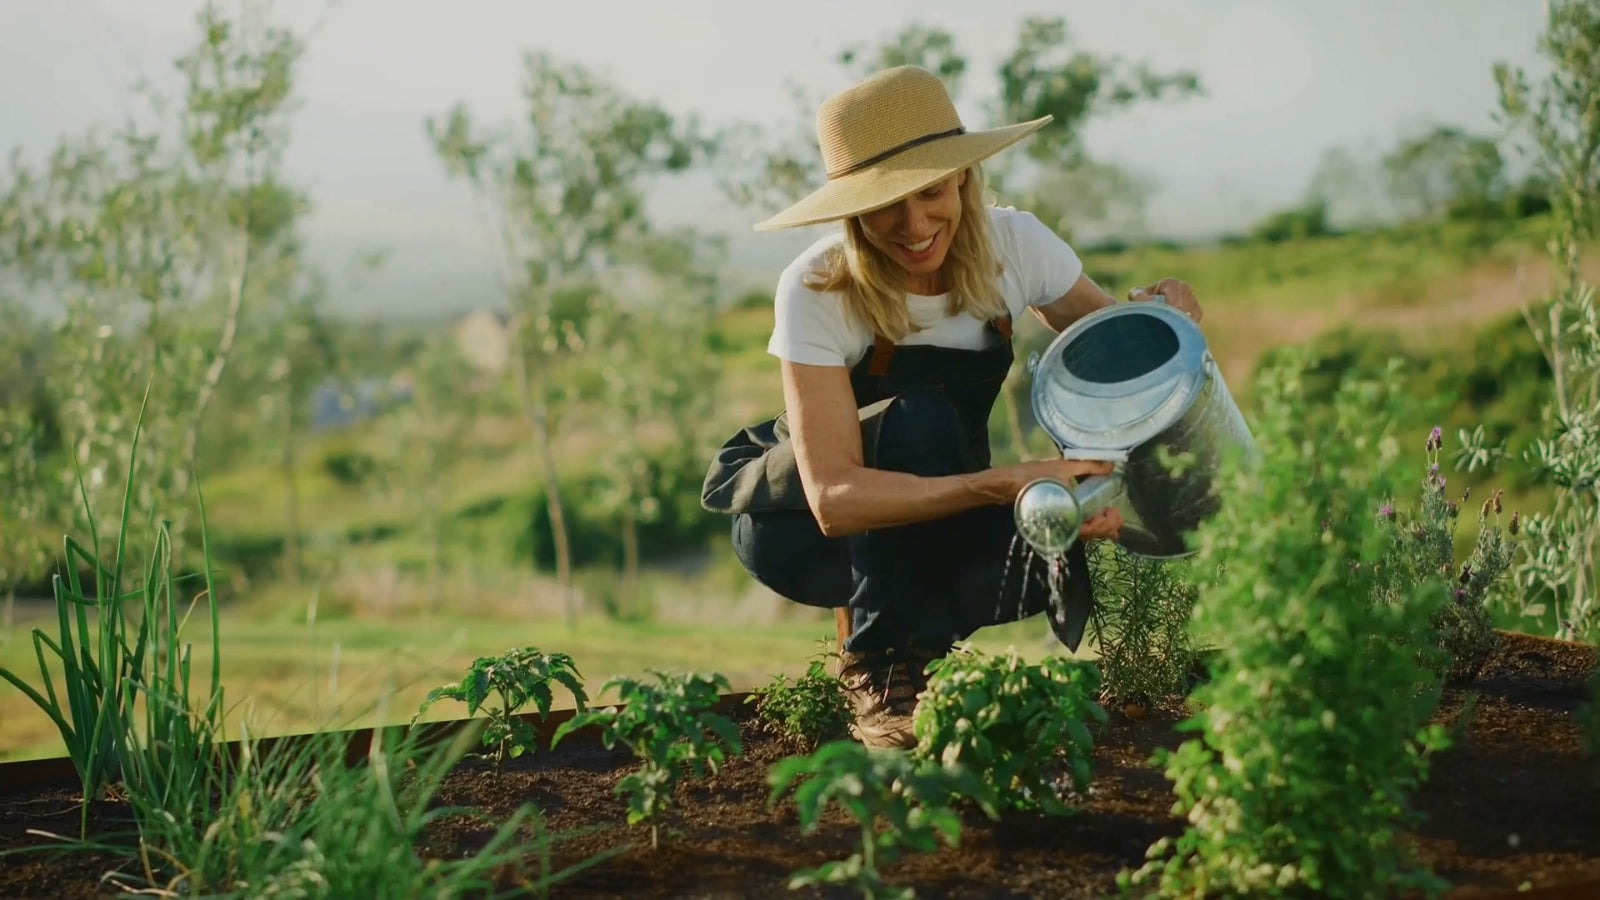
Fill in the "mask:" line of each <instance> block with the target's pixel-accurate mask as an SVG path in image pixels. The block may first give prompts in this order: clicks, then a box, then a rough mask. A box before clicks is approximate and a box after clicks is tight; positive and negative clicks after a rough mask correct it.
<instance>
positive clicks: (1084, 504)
mask: <svg viewBox="0 0 1600 900" xmlns="http://www.w3.org/2000/svg"><path fill="white" fill-rule="evenodd" d="M1124 486H1125V482H1124V480H1123V476H1122V467H1121V466H1117V467H1116V469H1115V470H1114V471H1113V472H1112V473H1111V474H1110V475H1090V476H1089V477H1088V478H1085V479H1083V480H1082V481H1080V482H1078V486H1077V487H1075V488H1073V490H1072V493H1073V495H1074V496H1076V497H1077V498H1078V506H1079V507H1080V508H1081V509H1082V510H1083V517H1084V518H1085V519H1088V518H1090V517H1092V516H1093V515H1094V514H1095V513H1097V512H1099V511H1101V510H1103V509H1105V508H1106V507H1109V506H1111V505H1113V504H1115V503H1116V502H1117V501H1118V500H1120V499H1121V498H1122V492H1123V488H1124Z"/></svg>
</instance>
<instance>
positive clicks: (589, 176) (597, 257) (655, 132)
mask: <svg viewBox="0 0 1600 900" xmlns="http://www.w3.org/2000/svg"><path fill="white" fill-rule="evenodd" d="M522 99H523V102H524V104H525V106H524V111H523V115H522V117H521V121H520V122H517V123H515V124H514V125H511V126H507V127H503V128H497V129H492V130H490V129H483V128H480V127H479V126H478V125H477V124H476V123H474V121H473V120H472V117H471V115H470V113H469V112H468V111H467V109H466V107H464V106H462V105H459V104H458V105H456V106H454V107H453V108H451V109H450V110H449V111H448V112H447V113H445V114H444V115H443V116H441V117H438V118H430V119H429V120H428V121H427V123H426V130H427V134H428V136H429V138H430V140H431V141H432V142H433V146H434V150H435V152H436V153H437V155H438V156H439V158H440V160H441V161H442V162H443V163H444V165H445V168H446V171H448V172H449V174H450V175H451V176H452V177H455V178H459V179H461V180H464V181H466V182H467V183H468V184H469V185H470V186H471V187H472V189H473V191H474V192H475V193H476V194H477V196H478V198H479V200H480V201H481V202H482V205H483V208H484V212H485V213H486V215H487V218H488V221H489V226H490V228H491V230H492V231H493V233H494V234H495V236H496V238H497V239H498V248H499V251H500V262H501V275H502V279H503V283H504V289H505V292H506V297H507V301H508V305H509V306H510V308H511V309H512V311H513V322H512V335H513V346H514V348H515V350H514V354H513V356H514V360H513V364H512V365H511V370H512V374H513V376H514V377H515V378H516V379H517V383H518V394H519V396H520V397H521V398H522V403H523V407H524V411H525V413H526V414H527V416H528V419H529V422H530V423H531V425H532V427H533V434H534V440H535V444H536V446H537V449H538V452H539V455H540V459H541V462H542V468H543V472H544V479H545V489H546V497H547V498H548V505H549V513H550V521H551V529H552V531H553V538H554V541H555V545H556V579H557V582H558V583H559V585H560V587H561V589H562V592H563V594H565V600H566V607H567V617H568V622H569V624H570V623H572V622H574V621H575V619H576V615H577V608H576V601H575V598H574V596H573V592H572V590H571V584H572V575H571V570H572V552H571V547H570V541H569V540H568V535H567V526H566V520H565V517H564V515H563V512H562V501H561V492H560V485H559V479H558V477H557V476H558V473H557V471H556V462H555V455H554V453H553V451H552V444H553V440H554V435H555V433H556V431H557V429H558V427H559V424H560V422H559V415H560V408H561V405H562V401H563V399H564V397H565V393H566V391H565V388H564V387H563V385H562V384H561V383H560V382H559V380H558V379H556V378H554V377H553V366H555V365H556V364H557V362H558V360H559V359H560V358H561V357H562V356H565V355H567V354H569V353H570V352H571V351H572V350H573V349H574V347H575V346H577V345H578V344H579V343H581V341H579V340H578V338H579V335H578V332H577V331H576V326H575V325H574V324H573V322H572V321H571V320H570V319H568V320H566V321H561V320H558V319H557V318H556V317H555V316H554V315H553V314H552V312H553V309H554V306H553V304H554V303H555V300H556V298H557V297H558V296H559V295H560V292H561V291H562V290H563V289H564V288H569V287H571V286H572V285H574V284H575V283H584V282H592V281H594V280H595V279H596V278H597V277H598V275H599V273H600V272H602V271H605V270H606V269H607V268H609V267H610V265H611V264H612V263H614V262H616V261H617V260H618V257H619V253H620V252H621V251H622V250H623V249H624V248H626V247H629V246H631V245H634V244H636V243H637V242H639V241H640V240H642V239H643V238H644V237H646V236H648V235H649V234H650V233H651V226H650V222H649V220H648V216H647V213H646V210H645V189H646V182H647V181H648V180H649V179H650V178H651V177H652V176H656V175H660V174H663V173H668V172H677V171H682V170H685V169H687V168H689V167H690V166H691V165H692V164H693V163H694V162H695V161H696V158H697V156H698V155H699V152H700V151H702V150H704V149H706V148H707V146H708V144H707V143H706V142H705V140H704V139H702V138H700V137H698V136H697V134H696V129H695V128H694V123H693V122H690V123H688V125H687V126H685V125H684V124H682V123H679V122H677V121H675V120H674V118H673V117H672V116H671V115H670V114H668V113H667V112H666V111H665V110H663V109H661V108H660V107H659V106H657V105H655V104H653V103H647V102H643V101H640V100H636V99H634V98H632V97H629V96H627V95H626V94H625V93H624V92H623V91H622V90H621V89H620V88H618V87H617V86H616V85H615V84H614V83H612V82H611V81H610V80H609V79H608V78H606V77H604V76H602V75H601V74H599V73H596V72H594V71H591V70H589V69H588V68H585V67H584V66H582V65H579V64H576V63H568V62H562V61H559V60H557V59H556V58H554V57H553V56H551V55H549V54H547V53H544V52H530V53H528V54H526V55H525V56H524V58H523V81H522Z"/></svg>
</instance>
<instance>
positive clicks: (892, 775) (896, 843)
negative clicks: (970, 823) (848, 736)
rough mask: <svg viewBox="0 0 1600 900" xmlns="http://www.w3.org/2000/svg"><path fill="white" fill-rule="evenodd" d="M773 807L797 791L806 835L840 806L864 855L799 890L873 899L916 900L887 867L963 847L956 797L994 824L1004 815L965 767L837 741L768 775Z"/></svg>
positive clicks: (801, 875)
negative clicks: (849, 890) (846, 889)
mask: <svg viewBox="0 0 1600 900" xmlns="http://www.w3.org/2000/svg"><path fill="white" fill-rule="evenodd" d="M767 780H768V781H769V782H770V783H771V784H772V796H771V797H770V798H769V800H768V804H769V805H771V804H773V803H776V802H777V801H778V798H780V797H782V796H783V795H784V794H785V793H787V792H788V791H789V790H790V789H791V788H793V789H794V804H795V807H796V810H797V813H798V817H799V820H800V831H801V833H802V834H810V833H811V832H812V831H815V830H816V827H817V823H818V822H819V821H821V819H822V815H823V813H825V812H826V811H827V810H828V807H829V806H830V805H831V804H838V805H839V806H840V807H842V808H843V810H844V811H845V812H846V813H848V814H849V815H850V817H851V818H852V819H854V820H855V823H856V825H857V827H858V828H859V829H860V835H861V844H860V848H861V849H860V850H858V851H857V852H855V853H852V854H851V855H850V856H849V857H848V858H846V859H843V860H838V861H834V862H827V863H823V864H822V865H820V866H817V867H816V868H814V869H803V870H801V871H798V872H795V873H794V874H793V875H792V876H791V877H790V879H789V887H790V888H791V889H794V888H801V887H809V886H812V885H818V884H842V885H848V886H850V887H853V888H855V889H856V890H858V891H860V892H861V895H862V896H863V897H865V898H867V900H879V898H883V900H908V898H910V897H912V896H913V891H912V890H911V889H910V888H896V887H893V886H891V885H889V884H887V883H885V882H884V880H883V875H882V873H880V872H879V867H880V866H882V865H884V864H886V863H890V862H893V861H894V860H896V859H898V858H899V857H900V855H901V854H902V853H904V852H905V851H907V850H909V851H912V852H915V853H932V852H934V851H935V850H937V849H938V846H939V844H938V842H939V841H940V840H941V839H942V840H943V841H944V843H945V844H947V845H949V846H952V847H953V846H956V845H957V844H958V843H959V842H960V839H961V817H960V815H958V814H957V812H956V810H955V809H954V808H953V801H954V800H955V799H956V798H964V799H966V800H969V801H971V802H974V803H976V804H977V805H978V807H979V808H980V809H982V810H983V811H984V813H985V814H987V815H988V816H989V817H990V818H991V819H993V818H996V817H997V816H998V813H997V811H996V809H995V804H994V801H993V797H992V796H991V795H990V793H989V788H988V786H987V785H986V784H984V782H983V781H982V780H981V779H980V778H978V777H977V776H976V775H974V774H973V772H972V771H971V770H970V769H968V768H966V767H965V766H962V765H959V764H950V763H939V762H935V761H933V760H928V759H920V758H917V757H915V756H913V755H911V754H908V753H906V752H905V751H903V750H892V749H882V748H869V747H865V746H863V745H861V744H858V743H856V742H855V741H833V742H831V743H828V744H824V745H823V746H822V747H820V748H818V749H817V751H816V752H815V753H812V754H811V755H809V756H792V757H789V758H787V759H784V760H782V761H781V762H779V763H778V764H777V765H775V766H773V767H772V769H771V771H770V772H769V773H768V779H767Z"/></svg>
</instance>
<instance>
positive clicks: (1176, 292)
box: [1128, 278, 1205, 322]
mask: <svg viewBox="0 0 1600 900" xmlns="http://www.w3.org/2000/svg"><path fill="white" fill-rule="evenodd" d="M1154 294H1160V295H1161V296H1163V297H1165V298H1166V300H1167V305H1168V306H1170V307H1172V308H1173V309H1176V310H1177V311H1179V312H1181V313H1187V314H1188V316H1189V318H1191V319H1193V320H1195V321H1196V322H1199V321H1200V317H1201V316H1202V315H1204V314H1205V313H1204V310H1202V309H1201V308H1200V301H1199V300H1197V299H1195V296H1194V289H1193V288H1191V287H1189V285H1188V283H1186V282H1183V281H1179V280H1178V279H1176V278H1163V279H1161V280H1160V281H1158V282H1156V283H1155V284H1152V285H1148V286H1146V287H1142V288H1134V289H1133V290H1131V291H1129V292H1128V299H1129V300H1135V301H1136V300H1149V299H1150V298H1151V296H1152V295H1154Z"/></svg>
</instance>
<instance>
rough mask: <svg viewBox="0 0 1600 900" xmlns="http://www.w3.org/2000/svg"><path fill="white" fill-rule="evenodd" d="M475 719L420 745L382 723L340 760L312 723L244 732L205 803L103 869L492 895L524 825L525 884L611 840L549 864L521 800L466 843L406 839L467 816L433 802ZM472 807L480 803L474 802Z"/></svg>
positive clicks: (517, 849) (336, 891)
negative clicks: (201, 812) (535, 873)
mask: <svg viewBox="0 0 1600 900" xmlns="http://www.w3.org/2000/svg"><path fill="white" fill-rule="evenodd" d="M482 727H483V723H475V724H474V727H473V728H468V729H464V730H463V731H462V732H461V733H460V734H459V735H457V737H456V738H455V739H454V740H453V741H452V742H450V743H448V744H440V745H434V746H428V745H426V744H424V742H423V741H422V740H421V739H420V738H419V735H420V732H419V731H416V730H410V731H406V730H402V729H393V728H390V729H380V730H379V731H378V732H377V733H375V735H374V738H373V742H372V744H371V746H370V747H369V749H368V752H367V754H366V756H365V758H364V759H363V760H361V761H360V762H359V763H357V764H355V765H347V764H346V760H345V752H346V742H347V738H346V736H345V735H342V734H339V733H337V732H322V733H317V734H314V735H311V736H310V737H308V738H307V739H305V740H303V741H300V742H281V743H276V744H273V745H272V746H270V747H268V748H265V749H263V748H262V747H261V745H260V742H259V741H256V740H254V739H248V740H246V741H245V742H244V743H243V751H242V753H241V756H240V760H239V762H238V764H237V766H235V767H234V771H233V775H232V777H230V778H228V779H227V781H226V784H225V786H224V788H223V792H222V794H221V798H220V801H219V802H218V804H217V806H216V809H215V811H214V813H213V814H211V815H208V816H206V817H205V818H203V819H199V820H188V819H178V818H168V819H163V820H160V821H151V822H150V823H148V824H147V825H146V826H145V827H144V828H143V830H142V834H141V837H142V844H143V846H144V847H145V848H146V849H145V850H144V852H143V853H142V854H141V856H140V858H139V859H138V861H137V862H138V864H139V865H138V866H137V868H136V870H135V871H134V872H122V873H119V874H117V875H114V876H113V877H112V880H113V881H115V882H117V883H118V884H119V885H120V886H121V887H122V888H124V889H125V890H130V891H133V890H138V891H141V892H146V893H159V894H161V895H163V896H175V895H193V896H217V895H222V896H249V897H279V898H290V897H293V898H307V900H334V898H340V897H356V896H366V895H371V896H377V897H424V896H426V897H460V896H482V895H486V894H487V895H489V896H493V895H494V893H493V891H494V887H495V881H496V876H497V875H498V874H499V873H500V872H501V871H503V870H504V869H506V868H507V867H510V866H514V865H518V864H520V863H521V862H522V860H523V859H524V858H526V857H527V856H528V855H529V851H530V847H529V846H528V844H526V843H524V842H522V841H519V840H518V838H519V835H520V833H521V832H522V831H523V830H525V829H527V828H529V827H530V826H533V827H535V828H536V829H539V831H540V839H539V840H537V841H535V844H537V846H536V847H534V848H532V849H533V850H534V851H535V853H536V854H537V855H539V856H540V862H541V863H542V864H543V865H542V869H543V871H541V874H540V876H539V877H538V878H536V879H531V881H532V882H533V883H531V884H530V885H529V887H530V888H533V889H535V890H536V891H537V890H543V889H545V888H547V887H548V886H549V885H550V884H553V883H555V882H556V881H559V880H561V879H563V878H566V877H568V876H569V875H571V874H574V873H575V872H577V871H579V870H581V869H583V868H586V867H588V866H590V865H593V864H595V863H597V862H600V861H602V860H604V859H606V858H609V857H610V856H612V855H614V852H615V851H611V852H605V853H601V854H598V855H597V856H595V857H593V858H590V859H585V860H581V861H579V862H578V863H575V864H574V865H572V866H570V867H568V868H566V869H563V870H559V871H549V866H548V857H549V855H550V853H549V850H550V848H549V844H550V843H551V842H552V841H553V840H559V839H560V838H561V837H562V836H560V835H555V836H552V835H547V834H544V833H543V831H542V823H541V822H540V818H539V813H538V810H537V809H536V808H534V807H533V806H532V805H531V804H523V805H522V806H521V807H519V808H518V809H517V810H516V811H515V812H513V813H512V814H511V816H510V817H508V818H504V819H501V820H497V821H494V822H491V823H488V824H489V826H490V827H491V828H492V829H493V830H492V832H491V833H490V835H489V836H488V839H487V841H486V842H485V843H484V844H483V846H482V847H480V848H478V849H477V850H476V851H475V852H473V853H470V854H467V855H465V856H462V857H457V858H450V859H427V858H425V857H423V856H421V855H419V854H418V853H417V852H416V851H415V850H414V849H413V848H414V847H415V846H416V844H417V842H418V841H419V840H421V839H422V836H423V834H424V830H425V829H426V828H427V827H428V825H429V824H430V823H432V822H433V821H435V820H437V819H440V818H444V817H452V816H470V815H474V814H475V811H473V810H471V809H463V808H456V807H452V806H446V805H442V804H439V803H438V802H437V795H438V790H439V787H440V785H441V784H442V783H443V780H444V778H445V776H447V775H448V774H449V772H450V771H451V769H452V768H453V767H454V766H455V764H456V763H457V762H458V761H459V760H460V759H461V757H462V755H463V754H464V753H465V752H466V750H467V748H468V747H470V746H472V744H473V743H475V742H477V741H478V740H480V739H481V734H480V733H479V732H480V731H481V729H482ZM477 814H480V815H481V813H477Z"/></svg>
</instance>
